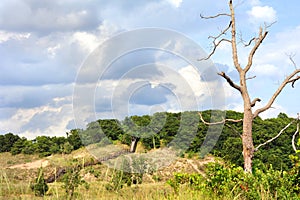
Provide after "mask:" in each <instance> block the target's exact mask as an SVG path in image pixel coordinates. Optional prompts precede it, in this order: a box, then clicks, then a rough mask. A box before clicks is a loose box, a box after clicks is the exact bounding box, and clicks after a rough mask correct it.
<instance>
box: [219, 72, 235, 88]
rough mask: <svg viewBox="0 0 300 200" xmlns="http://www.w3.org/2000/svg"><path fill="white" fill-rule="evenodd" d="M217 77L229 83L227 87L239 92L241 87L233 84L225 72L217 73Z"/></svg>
mask: <svg viewBox="0 0 300 200" xmlns="http://www.w3.org/2000/svg"><path fill="white" fill-rule="evenodd" d="M218 75H220V76H222V77H223V78H225V79H226V81H227V82H228V83H229V85H230V86H231V87H233V88H235V89H237V90H238V91H240V92H241V87H240V86H239V85H237V84H236V83H234V82H233V81H232V80H231V78H230V77H229V76H227V75H226V74H225V72H219V73H218Z"/></svg>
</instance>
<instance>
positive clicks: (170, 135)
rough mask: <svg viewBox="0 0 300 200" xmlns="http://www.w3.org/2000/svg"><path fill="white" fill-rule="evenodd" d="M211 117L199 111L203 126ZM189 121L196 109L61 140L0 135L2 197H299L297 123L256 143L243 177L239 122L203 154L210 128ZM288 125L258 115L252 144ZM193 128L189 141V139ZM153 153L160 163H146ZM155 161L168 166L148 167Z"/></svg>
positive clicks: (230, 114) (101, 124)
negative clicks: (41, 189) (132, 148)
mask: <svg viewBox="0 0 300 200" xmlns="http://www.w3.org/2000/svg"><path fill="white" fill-rule="evenodd" d="M218 112H220V113H221V111H218ZM210 114H211V111H204V112H202V116H203V118H204V119H205V120H208V121H209V119H210ZM183 115H185V117H182V116H183ZM195 116H198V113H197V112H184V113H155V114H154V115H153V116H148V115H145V116H131V117H127V118H125V119H124V120H122V121H118V120H115V119H103V120H97V121H95V122H91V123H90V124H88V126H87V127H86V129H83V130H80V129H74V130H71V131H69V132H68V133H67V135H66V137H48V136H38V137H36V138H35V139H34V140H28V139H26V138H20V137H19V136H17V135H14V134H13V133H8V134H5V135H0V137H1V138H0V142H1V145H0V151H1V152H2V153H1V154H0V162H1V169H0V172H1V173H0V198H3V199H35V198H36V199H39V198H44V199H66V198H69V199H73V198H74V199H175V198H177V199H186V198H187V197H188V199H233V198H236V199H300V196H299V191H300V175H299V155H297V154H296V153H295V152H294V151H293V148H292V144H291V139H292V136H293V134H294V133H295V130H296V125H291V126H290V127H289V128H288V129H286V130H285V131H284V132H283V133H282V134H281V135H280V136H279V137H278V138H277V139H276V140H274V141H272V142H270V143H268V144H266V145H264V146H262V147H261V148H260V149H259V150H258V151H257V152H256V153H255V159H254V171H253V174H245V173H243V169H242V168H241V166H242V153H241V149H242V148H241V141H240V135H239V134H240V132H241V128H242V127H241V123H233V122H228V123H227V124H226V125H225V126H224V127H223V129H222V133H221V135H220V137H219V138H218V140H217V143H216V145H215V146H214V148H213V150H212V151H211V152H210V154H209V155H206V156H205V155H201V154H200V153H199V152H200V149H201V145H202V143H203V141H204V139H205V136H206V133H207V129H208V126H207V125H205V124H204V123H202V122H201V121H200V120H199V118H195ZM220 116H221V115H220ZM226 116H227V118H232V119H240V118H241V117H242V113H238V112H234V111H227V112H226ZM217 117H218V116H217ZM292 120H293V119H291V118H289V117H288V116H287V115H285V114H283V113H280V114H279V115H278V116H277V117H276V118H272V119H266V120H262V119H261V118H256V119H255V121H254V129H253V134H254V141H255V145H256V146H257V145H258V144H261V143H263V142H265V141H267V140H268V139H270V138H273V137H274V136H275V135H277V134H278V133H279V132H280V131H281V130H282V129H283V128H284V127H285V126H286V125H287V124H289V123H290V122H291V121H292ZM153 122H155V123H153ZM162 123H163V126H161V125H162ZM134 124H135V125H138V126H135V125H134ZM183 124H185V125H183ZM186 124H188V126H186ZM140 127H143V128H142V129H141V128H140ZM195 127H196V130H197V131H196V132H195V133H194V137H193V138H188V137H190V136H191V132H192V131H193V130H195ZM178 133H180V137H176V135H177V134H178ZM147 134H149V135H148V137H146V136H147ZM133 136H134V137H139V138H140V140H139V143H138V146H137V150H136V152H135V153H130V152H127V150H128V149H129V145H130V144H131V139H132V137H133ZM174 140H177V141H176V145H175V146H172V148H179V149H180V145H181V144H184V143H185V142H186V141H191V142H190V144H189V146H188V149H185V150H184V151H177V152H176V153H175V154H173V153H172V152H171V151H168V150H166V149H168V147H169V144H170V143H172V141H174ZM120 152H121V153H120ZM155 155H156V156H158V158H159V159H158V160H156V161H153V159H152V160H151V158H153V157H155ZM172 156H173V157H172ZM166 158H168V159H169V160H168V159H166ZM173 158H174V159H173ZM155 162H160V164H162V162H166V163H168V164H164V165H161V166H160V167H154V165H153V163H155ZM156 164H157V163H156ZM120 166H121V167H120ZM155 166H156V165H155ZM157 166H159V165H157ZM40 167H42V168H40ZM59 170H60V171H63V173H62V174H61V176H57V177H56V179H55V180H54V182H51V183H47V185H48V190H47V191H45V193H43V195H44V196H43V197H38V196H36V194H35V191H34V190H32V188H33V185H35V184H37V180H41V179H42V180H47V178H49V177H50V176H53V175H55V174H56V173H57V172H58V171H59ZM41 172H42V173H41ZM41 175H43V177H42V178H41ZM72 181H73V182H72Z"/></svg>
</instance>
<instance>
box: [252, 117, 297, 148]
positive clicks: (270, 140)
mask: <svg viewBox="0 0 300 200" xmlns="http://www.w3.org/2000/svg"><path fill="white" fill-rule="evenodd" d="M294 122H295V120H293V121H291V122H290V123H289V124H288V125H286V126H285V127H284V128H283V129H281V131H280V132H279V133H278V134H277V135H276V136H275V137H273V138H271V139H269V140H267V141H266V142H264V143H262V144H260V145H258V146H257V147H256V148H255V149H254V151H258V149H259V148H260V147H262V146H264V145H266V144H268V143H270V142H272V141H273V140H275V139H276V138H278V137H279V136H280V135H281V134H282V133H283V131H285V130H286V129H287V128H288V127H289V126H290V125H291V124H292V123H294Z"/></svg>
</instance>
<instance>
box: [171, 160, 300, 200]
mask: <svg viewBox="0 0 300 200" xmlns="http://www.w3.org/2000/svg"><path fill="white" fill-rule="evenodd" d="M297 169H298V170H297ZM297 169H296V167H295V168H293V170H291V171H289V172H286V171H279V170H274V169H273V168H272V166H271V167H270V168H269V169H268V170H266V172H263V171H261V170H258V169H256V170H254V171H253V174H248V173H244V170H243V168H241V167H235V166H229V167H226V166H224V165H221V164H219V163H210V164H208V165H207V166H206V177H203V176H202V175H200V174H182V173H177V174H175V175H174V178H173V179H170V180H168V182H167V183H168V184H169V185H170V186H171V187H172V188H173V189H174V191H175V193H178V192H179V187H180V185H182V184H186V185H188V186H189V187H190V188H192V189H194V190H202V191H203V192H208V193H210V194H211V195H212V196H215V195H216V196H219V197H222V196H227V197H229V198H236V197H237V196H239V197H240V198H242V199H262V198H267V199H273V198H274V199H299V197H300V196H299V183H300V182H299V180H300V179H299V167H298V168H297Z"/></svg>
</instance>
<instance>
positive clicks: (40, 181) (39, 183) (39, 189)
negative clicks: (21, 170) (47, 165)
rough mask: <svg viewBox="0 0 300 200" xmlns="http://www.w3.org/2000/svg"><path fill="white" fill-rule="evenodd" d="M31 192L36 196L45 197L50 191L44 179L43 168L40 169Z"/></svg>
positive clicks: (31, 186)
mask: <svg viewBox="0 0 300 200" xmlns="http://www.w3.org/2000/svg"><path fill="white" fill-rule="evenodd" d="M30 188H31V190H32V191H33V192H34V194H35V195H36V196H44V195H45V194H46V192H47V191H48V189H49V187H48V185H47V183H46V181H45V179H44V173H43V168H42V167H41V168H39V171H38V177H37V178H36V179H35V182H34V183H33V184H31V185H30Z"/></svg>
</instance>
